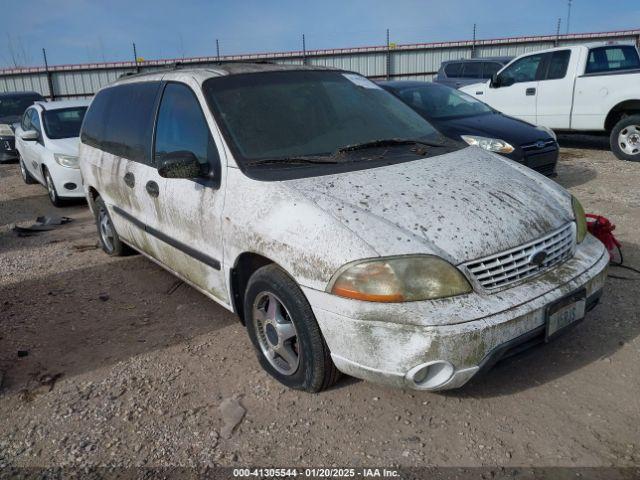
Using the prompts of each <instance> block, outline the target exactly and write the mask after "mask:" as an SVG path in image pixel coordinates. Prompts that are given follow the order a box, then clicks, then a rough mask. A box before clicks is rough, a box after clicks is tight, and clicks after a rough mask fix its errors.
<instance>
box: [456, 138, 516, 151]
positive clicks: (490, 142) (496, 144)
mask: <svg viewBox="0 0 640 480" xmlns="http://www.w3.org/2000/svg"><path fill="white" fill-rule="evenodd" d="M460 136H461V137H462V139H463V140H464V141H465V142H467V143H468V144H469V145H475V146H476V147H480V148H484V149H485V150H489V151H490V152H496V153H511V152H513V151H514V150H515V148H513V147H512V146H511V145H509V144H508V143H507V142H505V141H504V140H500V139H499V138H488V137H478V136H476V135H460Z"/></svg>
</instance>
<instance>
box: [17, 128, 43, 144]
mask: <svg viewBox="0 0 640 480" xmlns="http://www.w3.org/2000/svg"><path fill="white" fill-rule="evenodd" d="M20 138H21V139H22V140H24V141H25V142H35V141H36V140H38V138H40V134H38V132H37V131H35V130H27V131H26V132H21V133H20Z"/></svg>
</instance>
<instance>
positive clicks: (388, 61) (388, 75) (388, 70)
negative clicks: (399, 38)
mask: <svg viewBox="0 0 640 480" xmlns="http://www.w3.org/2000/svg"><path fill="white" fill-rule="evenodd" d="M386 77H387V80H390V79H391V44H390V43H389V29H388V28H387V72H386Z"/></svg>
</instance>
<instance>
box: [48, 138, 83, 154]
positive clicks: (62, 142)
mask: <svg viewBox="0 0 640 480" xmlns="http://www.w3.org/2000/svg"><path fill="white" fill-rule="evenodd" d="M49 142H50V145H51V150H53V152H54V153H62V154H63V155H74V156H76V157H77V156H78V148H79V147H80V138H78V137H72V138H58V139H57V140H51V139H49Z"/></svg>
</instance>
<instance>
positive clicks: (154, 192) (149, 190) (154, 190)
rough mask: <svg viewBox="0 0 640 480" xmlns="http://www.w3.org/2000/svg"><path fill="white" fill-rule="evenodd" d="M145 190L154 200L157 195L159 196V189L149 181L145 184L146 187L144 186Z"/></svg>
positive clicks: (154, 183)
mask: <svg viewBox="0 0 640 480" xmlns="http://www.w3.org/2000/svg"><path fill="white" fill-rule="evenodd" d="M145 189H146V190H147V193H148V194H149V195H151V196H152V197H154V198H156V197H157V196H158V195H160V187H158V184H157V183H156V182H154V181H153V180H149V181H148V182H147V185H146V186H145Z"/></svg>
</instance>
